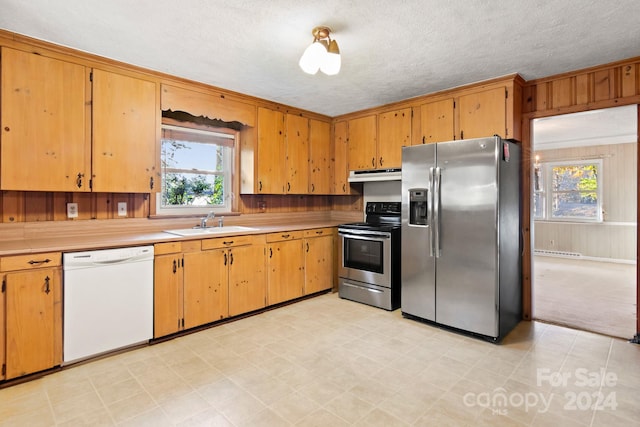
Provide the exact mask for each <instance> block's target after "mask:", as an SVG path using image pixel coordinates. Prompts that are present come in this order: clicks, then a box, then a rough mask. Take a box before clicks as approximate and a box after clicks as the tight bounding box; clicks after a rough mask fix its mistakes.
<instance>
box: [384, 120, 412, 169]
mask: <svg viewBox="0 0 640 427" xmlns="http://www.w3.org/2000/svg"><path fill="white" fill-rule="evenodd" d="M378 124H379V126H380V129H379V133H378V159H377V160H378V168H381V169H388V168H399V167H401V166H402V147H407V146H409V145H411V108H403V109H401V110H396V111H387V112H385V113H380V116H379V118H378Z"/></svg>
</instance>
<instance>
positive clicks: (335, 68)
mask: <svg viewBox="0 0 640 427" xmlns="http://www.w3.org/2000/svg"><path fill="white" fill-rule="evenodd" d="M327 50H328V51H327V54H326V55H325V56H324V59H323V61H322V64H321V65H320V71H322V72H323V73H325V74H326V75H328V76H334V75H336V74H338V73H339V72H340V65H342V60H341V59H340V49H338V43H337V42H336V41H335V40H331V43H329V48H328V49H327Z"/></svg>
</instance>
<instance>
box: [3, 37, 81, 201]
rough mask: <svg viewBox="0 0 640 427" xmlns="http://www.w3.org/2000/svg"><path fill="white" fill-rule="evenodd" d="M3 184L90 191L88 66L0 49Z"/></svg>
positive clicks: (13, 187) (7, 187) (11, 187)
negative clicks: (87, 111) (0, 68)
mask: <svg viewBox="0 0 640 427" xmlns="http://www.w3.org/2000/svg"><path fill="white" fill-rule="evenodd" d="M1 66H2V70H1V72H0V74H1V80H2V83H1V88H0V93H1V94H2V96H1V97H0V100H1V104H0V111H2V117H1V121H2V125H1V129H2V144H1V145H0V149H1V151H0V159H1V164H0V172H1V173H2V175H1V176H0V188H2V189H3V190H26V191H29V190H33V191H89V173H90V165H91V148H90V147H91V145H90V144H91V141H90V140H89V138H88V137H87V136H86V135H87V132H86V127H85V126H86V125H87V121H86V119H87V116H86V107H85V103H86V102H87V91H86V89H85V87H86V85H87V82H88V75H87V74H86V70H85V67H83V66H81V65H77V64H72V63H69V62H64V61H59V60H57V59H51V58H47V57H44V56H41V55H37V54H33V53H27V52H22V51H18V50H14V49H9V48H6V47H3V48H2V62H1Z"/></svg>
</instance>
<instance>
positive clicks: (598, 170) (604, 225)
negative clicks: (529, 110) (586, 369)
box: [531, 105, 638, 339]
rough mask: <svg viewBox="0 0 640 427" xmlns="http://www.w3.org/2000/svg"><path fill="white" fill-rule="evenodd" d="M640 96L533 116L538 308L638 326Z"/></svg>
mask: <svg viewBox="0 0 640 427" xmlns="http://www.w3.org/2000/svg"><path fill="white" fill-rule="evenodd" d="M637 133H638V123H637V106H636V105H630V106H624V107H615V108H607V109H602V110H592V111H586V112H581V113H573V114H565V115H560V116H552V117H545V118H540V119H534V120H533V121H532V124H531V141H532V152H533V162H534V164H533V168H532V174H533V176H532V179H531V182H532V187H533V188H532V189H531V195H532V200H531V206H532V212H531V218H532V233H533V234H532V240H533V254H532V278H533V283H532V299H533V307H532V314H533V318H534V319H537V320H541V321H546V322H550V323H557V324H561V325H565V326H569V327H574V328H577V329H582V330H587V331H592V332H597V333H601V334H606V335H611V336H616V337H620V338H627V339H628V338H631V337H633V336H634V335H635V333H636V314H637V307H636V290H637V284H636V248H637V241H636V240H637V232H636V228H637V224H636V218H637V167H638V165H637V149H638V147H637V145H638V144H637V138H638V137H637Z"/></svg>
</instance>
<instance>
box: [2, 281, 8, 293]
mask: <svg viewBox="0 0 640 427" xmlns="http://www.w3.org/2000/svg"><path fill="white" fill-rule="evenodd" d="M6 290H7V279H2V293H5V291H6Z"/></svg>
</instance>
